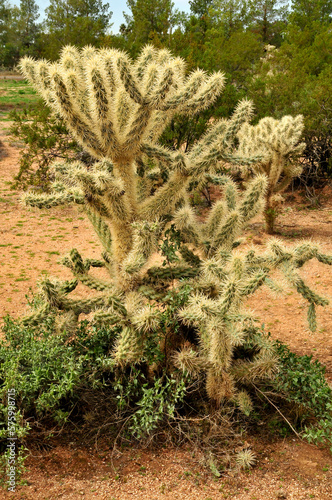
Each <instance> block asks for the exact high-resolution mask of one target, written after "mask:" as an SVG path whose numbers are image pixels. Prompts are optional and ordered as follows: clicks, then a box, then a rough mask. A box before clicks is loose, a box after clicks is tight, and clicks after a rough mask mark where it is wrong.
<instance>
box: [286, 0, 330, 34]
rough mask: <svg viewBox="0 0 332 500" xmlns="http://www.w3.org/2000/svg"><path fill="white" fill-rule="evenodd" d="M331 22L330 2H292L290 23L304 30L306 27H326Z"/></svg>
mask: <svg viewBox="0 0 332 500" xmlns="http://www.w3.org/2000/svg"><path fill="white" fill-rule="evenodd" d="M331 20H332V0H293V2H292V12H291V15H290V22H291V23H292V24H293V25H295V26H297V27H298V28H300V29H301V30H304V29H305V28H306V27H307V26H310V25H311V26H312V25H313V24H316V25H317V26H322V25H328V24H330V23H331Z"/></svg>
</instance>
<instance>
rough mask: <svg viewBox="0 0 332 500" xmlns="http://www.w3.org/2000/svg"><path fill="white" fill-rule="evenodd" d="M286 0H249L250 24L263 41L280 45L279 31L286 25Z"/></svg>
mask: <svg viewBox="0 0 332 500" xmlns="http://www.w3.org/2000/svg"><path fill="white" fill-rule="evenodd" d="M288 3H289V2H288V1H287V0H250V1H249V5H248V7H249V18H250V26H251V29H253V30H254V31H255V32H257V33H259V34H260V35H261V37H262V40H263V42H264V43H272V44H276V45H280V43H281V32H282V31H283V29H285V27H286V21H287V15H288V8H287V7H288Z"/></svg>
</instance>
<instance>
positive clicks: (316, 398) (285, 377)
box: [273, 341, 332, 450]
mask: <svg viewBox="0 0 332 500" xmlns="http://www.w3.org/2000/svg"><path fill="white" fill-rule="evenodd" d="M276 347H277V354H278V357H279V362H280V368H279V372H278V375H277V376H276V377H275V379H274V383H273V389H274V390H275V391H276V392H277V393H279V394H280V395H281V396H282V398H283V399H284V400H285V401H287V402H288V403H289V404H290V407H291V409H292V410H293V421H294V423H296V424H297V426H298V427H300V428H302V430H303V432H302V436H303V437H304V438H306V439H307V440H308V441H309V442H313V443H316V444H318V443H322V444H327V445H330V446H331V445H332V389H331V387H330V386H329V384H328V383H327V382H326V379H325V376H324V374H325V366H324V365H322V364H321V363H319V361H317V360H315V361H313V359H312V356H307V355H305V356H299V355H298V354H295V353H294V352H292V351H291V350H290V349H289V348H288V347H287V346H286V345H284V344H283V343H281V342H279V341H276ZM331 450H332V446H331Z"/></svg>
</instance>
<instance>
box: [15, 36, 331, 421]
mask: <svg viewBox="0 0 332 500" xmlns="http://www.w3.org/2000/svg"><path fill="white" fill-rule="evenodd" d="M21 68H22V70H23V72H24V74H25V75H26V76H27V77H28V78H29V79H30V80H31V81H32V83H33V84H34V85H35V87H36V88H37V90H39V91H40V92H41V93H42V95H43V97H44V98H45V100H46V102H47V103H48V104H49V105H50V106H51V107H52V108H53V109H54V110H55V112H57V113H59V114H60V115H61V116H63V117H64V119H65V120H66V121H67V124H68V127H69V128H70V130H71V132H72V134H73V135H74V136H75V138H76V139H77V141H78V142H80V143H81V144H82V146H83V147H84V148H85V149H86V150H87V151H89V153H90V154H91V155H93V156H94V157H95V159H96V161H95V163H94V165H93V166H91V167H89V168H86V166H84V165H83V164H81V163H79V162H74V163H71V164H59V163H57V164H55V165H54V175H55V183H54V190H53V192H52V193H51V194H43V195H36V194H26V195H25V198H24V199H25V203H26V204H27V205H30V206H37V207H52V206H56V205H60V204H67V203H76V204H78V205H80V206H81V207H82V208H83V209H84V210H85V212H86V214H87V216H88V218H89V219H90V221H91V223H92V225H93V227H94V229H95V232H96V234H97V236H98V238H99V239H100V242H101V244H102V245H103V247H104V252H103V254H102V258H101V259H100V260H93V259H85V260H84V259H83V258H82V257H81V255H80V254H79V253H78V252H77V250H72V251H71V253H70V255H69V256H66V257H65V258H64V260H63V263H64V264H65V265H66V266H67V267H69V268H70V269H71V271H72V273H73V275H74V279H73V280H72V281H68V282H60V281H55V280H53V281H52V280H45V281H44V282H43V283H42V284H41V289H42V293H43V296H44V303H43V304H42V305H41V306H40V308H39V310H37V311H36V312H35V313H34V314H33V315H31V316H29V317H28V318H25V319H24V320H23V321H24V322H26V323H31V322H34V323H38V322H39V321H40V320H41V319H42V318H43V317H45V316H46V315H47V314H49V313H50V312H60V313H61V318H62V322H61V324H62V328H64V327H65V328H67V329H68V330H73V329H74V328H75V325H76V324H77V321H78V319H79V317H80V315H81V314H92V315H93V320H94V321H95V322H96V323H101V324H102V323H106V324H108V325H117V326H118V330H119V334H118V336H117V338H116V340H115V342H114V343H113V350H112V353H111V357H112V363H113V365H117V366H125V365H126V364H128V363H137V362H146V363H148V357H147V356H146V345H147V343H149V345H151V342H152V343H153V342H154V343H155V344H156V346H159V349H160V350H161V351H163V350H164V351H166V349H167V353H168V354H169V352H170V351H171V353H172V355H171V356H168V358H167V361H165V362H166V365H167V368H168V369H169V370H174V369H175V367H178V368H180V369H182V370H184V371H187V372H190V373H191V374H192V376H201V375H203V376H205V378H206V388H207V392H208V394H209V396H210V398H211V399H213V400H214V401H215V402H216V403H217V404H220V403H221V402H222V400H223V399H225V398H227V399H230V400H232V401H234V403H235V404H237V406H238V407H239V408H243V411H244V412H246V413H248V412H249V411H250V408H251V402H250V397H249V395H248V394H247V393H246V391H245V386H246V384H250V383H252V382H255V383H257V380H259V379H262V378H265V377H268V376H272V375H273V373H274V372H275V370H276V368H277V359H276V356H275V354H274V351H273V349H272V347H271V344H270V343H269V342H268V341H267V340H266V339H264V338H263V337H262V336H261V335H259V334H258V333H257V329H256V327H255V324H254V319H253V317H252V315H251V314H250V313H249V312H248V311H246V310H245V308H244V303H245V300H246V298H247V297H248V296H249V295H251V294H252V293H254V292H255V291H256V290H257V289H258V288H259V287H260V286H263V285H264V286H268V287H270V288H272V289H275V288H276V287H277V285H276V284H275V283H274V282H273V281H272V280H271V278H270V277H269V275H270V273H271V272H272V271H273V270H274V269H275V268H280V269H281V270H282V271H283V272H284V274H285V276H286V278H287V279H288V281H289V282H290V283H291V284H292V285H293V286H294V287H295V288H296V289H297V290H298V291H299V292H300V293H301V294H302V295H303V296H304V297H305V298H306V299H307V300H308V302H309V306H310V307H309V319H310V322H311V325H312V326H315V325H314V323H315V305H317V304H320V305H324V304H325V303H326V302H327V301H326V300H325V299H323V298H321V297H319V296H318V295H317V294H315V293H314V292H312V291H311V290H310V289H309V288H308V287H307V286H306V285H305V284H304V283H303V281H302V280H301V278H300V276H299V275H297V274H296V268H298V267H300V266H302V265H303V264H304V263H305V262H306V261H308V260H309V259H311V258H313V257H316V258H318V259H319V260H321V261H322V262H325V263H327V264H331V259H330V258H329V257H326V256H324V255H322V254H321V253H320V251H319V249H318V248H317V247H315V246H313V245H310V244H303V245H300V246H298V247H296V248H295V249H292V250H289V249H285V248H284V247H283V246H282V245H281V244H280V243H279V242H278V241H273V242H271V244H270V247H269V250H268V251H267V252H266V254H264V255H256V253H255V251H254V250H251V251H249V252H247V253H240V252H237V251H234V248H235V247H237V246H238V245H239V241H238V237H239V235H240V234H241V231H242V228H243V227H244V225H245V224H246V223H247V222H248V221H249V220H250V219H251V218H252V217H254V216H255V215H256V214H257V213H258V212H259V211H260V210H262V208H263V207H264V197H265V193H266V191H267V189H268V181H267V178H266V176H264V175H257V176H256V177H255V178H254V179H253V180H251V181H250V182H249V183H248V185H247V188H246V190H245V192H244V193H242V194H241V193H240V192H239V190H238V188H237V187H236V185H235V184H234V183H233V182H232V181H231V180H230V179H229V178H227V177H225V176H223V175H221V174H222V168H223V164H224V163H229V162H234V163H236V164H239V163H240V164H245V165H250V164H255V163H257V161H261V160H262V158H263V156H262V155H261V153H259V154H258V155H257V154H256V153H255V154H253V152H252V151H249V153H250V154H248V155H247V156H245V155H244V154H243V151H241V155H240V154H239V152H237V151H236V150H235V146H236V135H237V134H238V133H240V132H239V131H240V129H241V127H242V126H243V124H244V123H245V122H248V121H249V120H250V118H251V115H252V105H251V103H250V102H249V101H242V102H241V103H240V104H239V106H238V107H237V109H236V110H235V112H234V115H233V116H232V117H231V118H230V119H229V120H220V121H217V122H215V123H213V124H212V125H211V126H210V128H209V130H208V131H207V133H206V134H205V135H204V136H203V137H202V138H201V140H200V141H198V142H197V143H196V144H195V145H194V146H193V148H192V149H191V150H190V151H188V152H186V153H184V152H182V151H172V150H170V149H167V148H165V147H163V146H161V145H160V144H159V143H158V138H159V136H160V135H161V133H162V132H163V130H164V128H165V126H166V125H167V124H168V123H169V121H170V120H171V118H172V116H173V115H174V114H175V113H179V112H181V113H187V114H193V113H197V112H199V111H200V110H202V109H204V108H206V107H207V106H208V105H209V104H210V103H212V102H213V101H214V99H215V98H216V97H217V96H218V95H219V94H220V92H221V90H222V87H223V80H224V78H223V75H222V74H220V73H216V74H213V75H212V76H207V75H206V74H205V73H204V72H202V71H200V70H197V71H194V72H193V73H191V74H190V75H189V76H185V65H184V63H183V61H182V60H181V59H177V58H174V57H172V56H171V55H170V53H169V52H168V51H166V50H156V49H154V48H152V47H150V46H148V47H146V48H145V49H144V50H143V51H142V53H141V55H140V56H139V58H138V59H137V60H136V61H135V62H132V61H131V60H130V59H129V58H128V57H127V55H126V54H124V53H122V52H119V51H116V50H95V49H92V48H90V47H88V48H86V49H84V50H82V51H81V52H79V51H78V50H76V49H74V48H73V47H67V48H66V49H64V51H63V54H62V57H61V60H60V62H59V63H57V64H49V63H46V62H44V61H41V62H36V61H33V60H32V59H30V58H25V59H23V60H22V62H21ZM241 130H242V131H243V129H241ZM193 178H194V179H198V181H199V182H202V183H203V182H210V183H214V184H219V185H222V186H223V190H224V197H223V199H221V200H219V201H217V202H216V203H215V204H214V205H213V207H212V209H211V212H210V214H209V215H208V217H207V218H206V220H205V221H203V222H202V221H200V220H199V219H198V217H197V215H196V214H195V212H194V210H193V209H192V208H191V207H190V205H189V203H188V199H187V194H186V189H187V187H188V184H189V182H190V180H192V179H193ZM165 234H166V235H169V234H171V236H172V235H173V237H174V238H175V237H176V238H177V240H176V245H175V244H174V245H173V247H172V248H173V250H172V251H173V254H172V258H170V256H168V257H167V259H168V260H167V259H166V263H167V265H159V266H158V265H157V266H152V265H151V262H150V259H151V256H152V255H153V254H155V253H156V251H157V250H158V248H160V240H161V239H163V237H164V238H165ZM163 235H164V236H163ZM167 237H168V236H167ZM165 248H166V247H165ZM167 248H170V247H167ZM165 252H166V250H165V251H164V253H165ZM166 254H167V252H166ZM164 264H165V262H164ZM94 267H104V268H105V271H106V272H107V273H108V276H109V278H108V279H107V280H106V279H105V281H102V280H100V279H97V278H96V277H94V276H93V274H91V273H90V269H91V268H94ZM79 282H80V283H82V284H84V285H85V286H87V287H89V288H90V289H91V290H95V291H96V293H95V295H94V296H91V298H89V299H81V300H75V299H71V298H69V294H70V293H71V292H72V291H73V290H74V289H75V288H76V286H77V284H78V283H79ZM172 290H173V292H172ZM170 293H173V294H175V295H176V296H178V297H180V298H181V300H180V299H179V300H178V303H177V304H178V305H177V310H175V311H174V310H173V312H172V321H168V320H167V319H165V314H163V313H164V311H165V308H166V307H167V304H168V301H169V300H170V299H169V297H170V295H169V294H170ZM174 321H176V322H177V328H176V329H173V331H170V329H171V328H172V324H174ZM172 322H173V323H172ZM189 331H193V332H194V333H195V334H194V335H193V336H192V337H193V338H192V337H190V339H189V336H188V332H189ZM156 332H157V335H156ZM243 352H245V353H246V355H245V357H243ZM241 353H242V354H241ZM154 369H155V367H152V366H150V371H151V372H153V370H154ZM204 374H205V375H204ZM239 389H240V390H239Z"/></svg>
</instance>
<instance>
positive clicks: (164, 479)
mask: <svg viewBox="0 0 332 500" xmlns="http://www.w3.org/2000/svg"><path fill="white" fill-rule="evenodd" d="M2 125H3V127H1V124H0V140H2V142H3V143H4V145H5V151H4V152H3V154H2V155H1V157H0V216H1V217H0V318H1V317H3V316H4V315H6V314H10V315H11V316H13V317H15V318H19V317H21V316H22V315H24V314H25V312H26V309H27V299H26V295H27V294H28V295H29V294H30V297H31V292H32V291H33V292H35V291H36V283H37V280H38V279H39V278H41V277H43V276H47V275H52V276H58V277H62V278H70V273H69V272H68V271H67V269H66V268H64V267H62V266H61V265H60V264H59V263H58V259H59V257H60V255H63V254H65V253H66V252H68V251H69V250H70V249H71V248H73V247H75V248H77V249H78V250H79V251H80V252H81V253H82V254H83V255H84V256H89V257H95V258H98V257H99V256H100V251H101V248H100V245H99V243H98V241H97V238H96V237H95V235H94V233H93V231H92V229H91V228H90V225H89V222H88V221H87V220H85V219H84V217H83V215H82V213H80V211H79V210H78V209H77V208H76V207H69V208H54V209H51V210H37V209H36V210H34V209H27V208H25V207H23V206H22V205H21V203H20V193H19V192H14V191H13V190H12V189H11V188H10V183H11V181H12V178H13V175H14V174H15V173H16V172H17V171H18V161H19V152H20V149H19V148H18V147H17V144H16V145H15V144H11V143H10V140H9V138H8V137H7V135H6V130H5V127H7V126H8V124H2ZM331 195H332V191H331V190H329V189H326V190H324V191H323V193H322V197H321V200H322V206H321V207H319V208H318V209H315V210H309V209H308V208H306V207H305V204H304V203H303V200H301V199H299V197H298V196H296V197H295V198H296V199H295V200H293V201H289V202H287V203H286V204H285V206H284V208H283V212H282V215H281V216H280V219H279V221H278V227H277V229H278V232H279V233H280V234H279V235H278V237H279V238H280V239H282V240H283V241H285V242H287V243H289V244H292V243H297V242H299V241H301V240H302V239H303V238H304V239H308V238H309V239H312V240H313V241H316V242H319V243H320V244H321V246H322V249H323V251H324V252H326V253H332V238H331V236H332V196H331ZM266 239H267V237H266V236H265V234H264V232H263V230H262V221H261V220H257V221H255V222H254V223H253V224H252V225H251V226H250V227H249V228H248V231H247V232H246V244H247V245H251V244H252V243H254V244H255V245H257V246H258V247H259V248H264V244H265V241H266ZM301 274H302V276H303V277H304V278H305V279H306V281H307V282H308V284H310V285H311V286H312V287H313V288H314V289H315V290H316V291H317V292H318V293H320V294H321V295H324V296H325V297H330V298H331V295H332V272H331V268H328V267H327V266H324V265H322V264H320V263H318V262H314V263H313V264H312V265H306V266H304V268H303V269H302V270H301ZM80 293H81V295H84V294H85V293H86V292H85V291H84V290H83V289H82V290H80ZM266 293H267V292H266V290H264V291H263V290H260V291H259V292H258V293H256V294H255V296H254V297H253V298H251V299H250V306H251V308H252V309H254V310H255V312H256V316H257V317H258V318H260V320H261V321H262V322H263V323H264V324H265V327H266V330H268V331H270V332H271V334H272V335H273V337H275V338H279V339H281V340H283V341H284V342H286V343H287V344H288V345H289V346H290V347H291V348H292V349H293V350H294V351H296V352H298V353H300V354H313V356H314V358H315V359H318V360H319V361H321V362H322V363H324V364H325V365H326V367H327V377H328V379H329V380H332V336H331V332H332V314H331V312H332V309H331V306H329V307H327V308H319V310H318V329H317V332H316V333H315V334H312V333H310V332H309V331H308V328H307V323H306V306H305V303H304V301H303V300H302V299H301V297H299V296H298V295H297V294H296V292H294V291H291V290H288V291H286V293H285V295H283V296H277V297H276V296H273V295H269V296H268V299H267V300H266ZM252 445H253V449H255V450H256V452H257V464H256V466H255V467H254V468H253V469H252V470H251V471H250V472H248V473H245V472H243V473H238V472H236V473H235V472H234V473H227V474H224V475H222V476H221V477H220V478H213V477H212V476H211V474H208V473H207V471H206V469H203V468H202V466H201V465H200V460H199V457H197V456H193V453H192V450H190V449H186V448H179V449H177V448H166V449H154V450H144V449H129V450H121V452H118V453H117V454H116V455H113V456H111V451H110V450H107V449H106V450H103V451H99V452H97V451H96V450H95V449H91V450H89V449H86V448H81V447H79V446H77V445H75V444H74V443H70V442H68V443H67V442H65V443H58V444H57V445H56V446H55V447H54V448H52V450H50V451H43V452H39V451H36V450H31V452H30V456H29V458H28V460H27V466H28V469H29V471H28V472H27V473H25V475H24V478H23V479H24V480H25V481H26V482H27V484H25V485H22V486H19V487H18V488H17V492H16V493H8V492H5V491H4V490H0V499H2V498H4V499H5V498H15V499H19V498H20V499H36V500H38V499H57V498H63V499H78V498H87V499H90V498H91V499H92V498H98V499H99V498H100V499H109V500H115V499H116V500H127V499H132V498H135V499H136V498H137V499H152V500H159V499H169V500H173V499H174V500H175V499H183V500H186V499H190V500H193V499H199V500H200V499H202V500H209V499H223V498H234V499H238V500H250V499H257V500H263V499H264V500H265V499H267V500H269V499H277V498H287V499H294V500H304V499H309V498H315V499H319V500H327V499H330V498H332V485H331V478H332V458H331V455H330V454H329V452H328V451H327V450H326V449H319V448H317V447H315V446H311V445H309V444H307V443H304V442H301V441H299V440H297V439H296V438H293V437H288V438H287V439H285V440H280V439H279V440H278V439H276V441H275V442H269V441H265V440H264V439H263V438H259V439H258V438H257V440H256V441H255V442H253V443H252Z"/></svg>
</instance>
